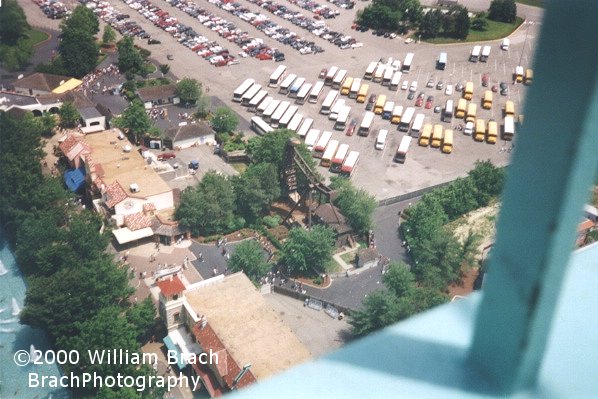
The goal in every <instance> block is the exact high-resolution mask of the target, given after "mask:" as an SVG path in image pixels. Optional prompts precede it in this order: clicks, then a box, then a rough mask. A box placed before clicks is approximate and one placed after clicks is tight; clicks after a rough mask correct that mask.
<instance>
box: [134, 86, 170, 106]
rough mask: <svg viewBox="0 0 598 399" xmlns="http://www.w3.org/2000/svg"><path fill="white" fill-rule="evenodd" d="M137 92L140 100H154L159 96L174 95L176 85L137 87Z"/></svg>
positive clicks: (159, 97)
mask: <svg viewBox="0 0 598 399" xmlns="http://www.w3.org/2000/svg"><path fill="white" fill-rule="evenodd" d="M137 94H139V98H140V99H141V101H144V102H145V101H154V100H159V99H161V98H168V97H173V96H175V95H176V85H173V84H171V85H162V86H152V87H142V88H140V89H137Z"/></svg>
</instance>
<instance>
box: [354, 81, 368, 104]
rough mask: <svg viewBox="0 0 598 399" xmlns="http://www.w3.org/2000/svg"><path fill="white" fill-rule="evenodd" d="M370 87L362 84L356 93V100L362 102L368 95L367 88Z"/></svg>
mask: <svg viewBox="0 0 598 399" xmlns="http://www.w3.org/2000/svg"><path fill="white" fill-rule="evenodd" d="M369 89H370V85H368V84H365V83H364V84H362V85H361V88H360V89H359V93H357V102H358V103H364V102H365V98H366V97H367V96H368V90H369Z"/></svg>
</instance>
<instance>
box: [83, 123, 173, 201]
mask: <svg viewBox="0 0 598 399" xmlns="http://www.w3.org/2000/svg"><path fill="white" fill-rule="evenodd" d="M85 141H86V142H87V143H88V144H89V146H90V148H91V149H92V158H93V163H94V164H96V165H97V164H101V165H102V171H103V174H102V175H98V177H100V178H102V181H103V182H104V184H106V186H109V185H111V184H113V183H114V182H116V181H118V183H119V184H120V186H121V188H122V189H123V190H128V188H129V187H130V186H131V184H137V185H138V186H139V192H136V193H133V192H129V191H125V193H126V195H127V196H128V197H132V198H142V199H146V198H148V197H149V196H153V195H157V194H162V193H167V192H171V189H170V187H168V185H167V184H166V183H165V182H164V180H162V178H161V177H160V176H158V174H157V173H156V172H155V171H154V170H153V169H152V168H151V167H150V166H149V165H148V164H147V161H146V160H145V159H143V157H142V156H141V154H139V152H138V151H130V152H124V151H123V148H124V147H125V146H127V145H128V146H130V147H132V146H131V143H130V142H129V141H127V140H118V131H116V130H104V131H102V132H97V133H94V134H89V135H87V136H85ZM96 172H97V170H96Z"/></svg>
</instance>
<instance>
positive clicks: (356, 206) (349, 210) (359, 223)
mask: <svg viewBox="0 0 598 399" xmlns="http://www.w3.org/2000/svg"><path fill="white" fill-rule="evenodd" d="M334 205H336V206H338V207H339V209H340V210H341V213H342V214H343V215H344V216H346V217H347V219H348V220H349V224H350V225H351V227H352V228H353V230H355V232H357V233H358V234H362V235H363V234H367V233H368V231H370V230H371V229H372V227H373V218H372V216H373V214H374V210H375V209H376V207H377V205H378V204H377V202H376V199H375V198H374V196H372V195H370V194H369V193H368V192H367V191H365V190H363V189H356V188H355V187H354V186H353V185H352V184H350V183H349V184H348V185H346V186H345V187H343V188H341V189H340V190H339V194H338V197H337V198H336V199H335V200H334Z"/></svg>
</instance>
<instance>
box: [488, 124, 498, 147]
mask: <svg viewBox="0 0 598 399" xmlns="http://www.w3.org/2000/svg"><path fill="white" fill-rule="evenodd" d="M497 138H498V123H496V121H489V122H488V133H487V135H486V142H487V143H488V144H496V139H497Z"/></svg>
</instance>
